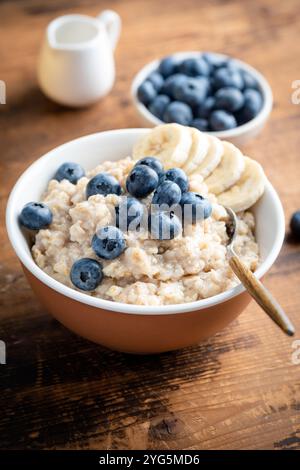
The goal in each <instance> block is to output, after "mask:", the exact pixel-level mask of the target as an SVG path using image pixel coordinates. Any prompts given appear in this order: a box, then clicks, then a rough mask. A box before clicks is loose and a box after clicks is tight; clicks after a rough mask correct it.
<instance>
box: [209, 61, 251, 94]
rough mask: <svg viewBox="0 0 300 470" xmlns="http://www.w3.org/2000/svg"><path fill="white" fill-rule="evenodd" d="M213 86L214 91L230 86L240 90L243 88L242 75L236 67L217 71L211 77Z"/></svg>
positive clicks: (222, 68)
mask: <svg viewBox="0 0 300 470" xmlns="http://www.w3.org/2000/svg"><path fill="white" fill-rule="evenodd" d="M213 84H214V87H215V88H216V89H219V88H224V87H228V86H230V87H235V88H239V89H240V90H242V89H243V86H244V82H243V79H242V75H241V74H240V72H239V70H238V69H237V68H236V67H221V68H219V69H217V70H216V71H215V73H214V76H213Z"/></svg>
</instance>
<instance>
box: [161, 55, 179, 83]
mask: <svg viewBox="0 0 300 470" xmlns="http://www.w3.org/2000/svg"><path fill="white" fill-rule="evenodd" d="M175 70H176V61H175V60H174V58H173V57H172V56H168V57H165V58H164V59H162V60H161V62H160V64H159V66H158V71H159V73H161V74H162V76H163V77H165V78H167V77H169V76H170V75H173V73H174V72H175Z"/></svg>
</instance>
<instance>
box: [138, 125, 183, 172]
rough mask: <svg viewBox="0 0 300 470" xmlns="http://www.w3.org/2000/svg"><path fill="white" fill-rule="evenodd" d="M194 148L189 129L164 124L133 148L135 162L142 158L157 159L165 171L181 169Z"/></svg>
mask: <svg viewBox="0 0 300 470" xmlns="http://www.w3.org/2000/svg"><path fill="white" fill-rule="evenodd" d="M191 146H192V136H191V133H190V131H189V128H188V127H184V126H181V125H180V124H162V125H160V126H157V127H154V129H152V130H151V131H150V132H149V134H147V135H146V136H145V137H142V139H140V140H139V141H138V142H137V143H136V144H135V146H134V148H133V158H134V160H139V159H140V158H142V157H146V156H153V157H157V158H158V159H159V160H160V161H161V162H162V164H163V165H164V167H165V169H168V168H172V167H181V166H182V165H183V164H184V163H185V162H186V160H187V158H188V155H189V152H190V148H191Z"/></svg>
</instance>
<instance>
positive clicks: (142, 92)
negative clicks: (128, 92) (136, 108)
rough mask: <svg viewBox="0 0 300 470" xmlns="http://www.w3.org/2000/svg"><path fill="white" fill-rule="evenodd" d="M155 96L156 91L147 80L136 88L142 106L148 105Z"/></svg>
mask: <svg viewBox="0 0 300 470" xmlns="http://www.w3.org/2000/svg"><path fill="white" fill-rule="evenodd" d="M155 96H156V90H155V88H154V86H153V84H152V83H151V82H150V81H149V80H146V81H145V82H143V83H142V84H141V85H140V86H139V87H138V90H137V97H138V99H139V100H140V101H141V102H142V103H143V104H145V105H147V104H149V103H150V102H151V101H152V100H153V99H154V98H155Z"/></svg>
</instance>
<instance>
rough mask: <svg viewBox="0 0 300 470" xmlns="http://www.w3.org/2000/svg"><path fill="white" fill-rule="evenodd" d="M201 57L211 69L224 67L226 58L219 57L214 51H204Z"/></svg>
mask: <svg viewBox="0 0 300 470" xmlns="http://www.w3.org/2000/svg"><path fill="white" fill-rule="evenodd" d="M202 57H203V59H204V60H206V62H207V63H208V64H209V65H210V67H211V69H214V68H220V67H224V66H225V65H226V63H227V60H228V59H227V58H226V57H220V56H219V55H218V54H215V53H214V52H204V54H203V55H202Z"/></svg>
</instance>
